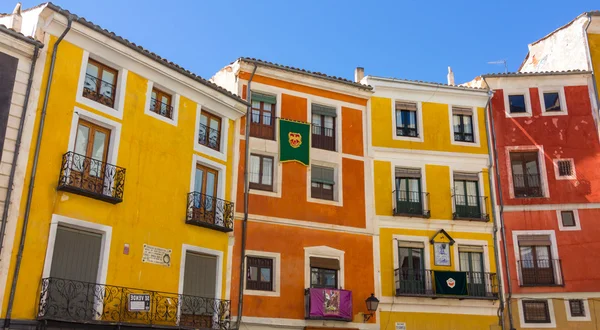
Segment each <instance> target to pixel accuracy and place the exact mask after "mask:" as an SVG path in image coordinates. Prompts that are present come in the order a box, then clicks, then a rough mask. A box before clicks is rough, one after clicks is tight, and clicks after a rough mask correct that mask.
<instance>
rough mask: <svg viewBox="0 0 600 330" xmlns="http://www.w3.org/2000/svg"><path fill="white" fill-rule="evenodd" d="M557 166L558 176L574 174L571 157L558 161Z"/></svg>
mask: <svg viewBox="0 0 600 330" xmlns="http://www.w3.org/2000/svg"><path fill="white" fill-rule="evenodd" d="M556 167H558V176H572V175H573V161H572V160H570V159H566V160H558V161H556Z"/></svg>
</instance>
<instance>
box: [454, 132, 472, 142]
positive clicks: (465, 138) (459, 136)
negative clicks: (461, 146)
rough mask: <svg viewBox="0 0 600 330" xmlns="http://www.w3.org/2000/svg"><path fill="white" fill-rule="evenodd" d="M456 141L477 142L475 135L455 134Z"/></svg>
mask: <svg viewBox="0 0 600 330" xmlns="http://www.w3.org/2000/svg"><path fill="white" fill-rule="evenodd" d="M454 141H458V142H475V137H474V135H473V133H464V132H454Z"/></svg>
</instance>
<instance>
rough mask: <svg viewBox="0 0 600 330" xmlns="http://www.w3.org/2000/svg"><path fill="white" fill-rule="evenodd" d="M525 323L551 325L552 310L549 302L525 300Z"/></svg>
mask: <svg viewBox="0 0 600 330" xmlns="http://www.w3.org/2000/svg"><path fill="white" fill-rule="evenodd" d="M522 303H523V318H524V319H525V323H550V310H549V309H548V301H547V300H523V301H522Z"/></svg>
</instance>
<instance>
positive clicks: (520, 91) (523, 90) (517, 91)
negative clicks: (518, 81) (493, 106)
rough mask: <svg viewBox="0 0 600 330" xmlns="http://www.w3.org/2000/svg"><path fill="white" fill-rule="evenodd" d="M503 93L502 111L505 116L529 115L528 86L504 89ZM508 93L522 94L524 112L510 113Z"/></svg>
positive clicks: (530, 113) (530, 112) (530, 114)
mask: <svg viewBox="0 0 600 330" xmlns="http://www.w3.org/2000/svg"><path fill="white" fill-rule="evenodd" d="M503 93H504V113H505V115H506V118H517V117H531V116H532V111H531V95H529V88H520V89H505V90H503ZM509 95H524V96H525V112H523V113H511V112H510V102H509V101H508V96H509Z"/></svg>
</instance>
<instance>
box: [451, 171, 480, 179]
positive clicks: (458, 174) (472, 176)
mask: <svg viewBox="0 0 600 330" xmlns="http://www.w3.org/2000/svg"><path fill="white" fill-rule="evenodd" d="M454 180H465V181H479V175H478V174H477V173H464V172H454Z"/></svg>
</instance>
